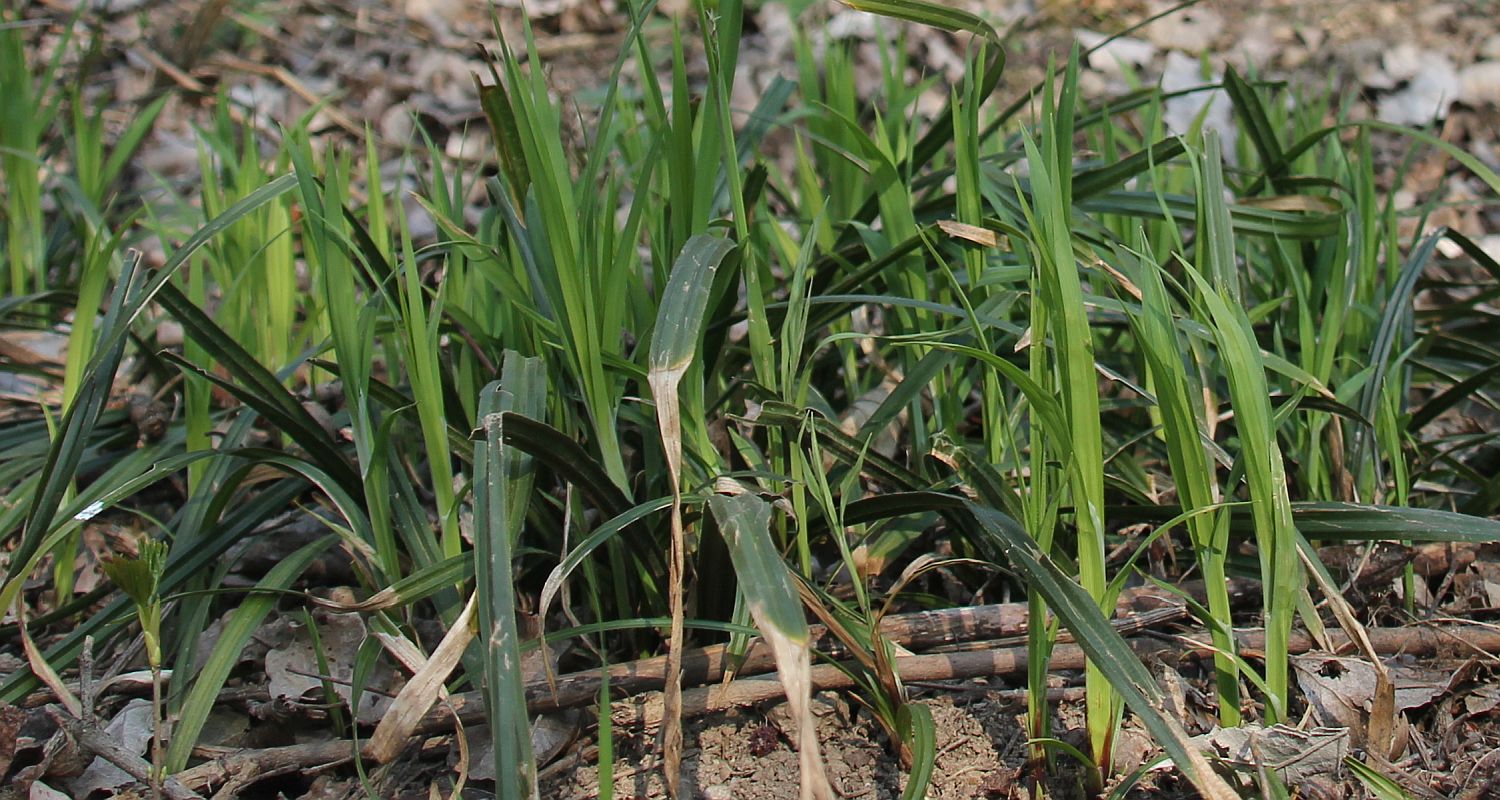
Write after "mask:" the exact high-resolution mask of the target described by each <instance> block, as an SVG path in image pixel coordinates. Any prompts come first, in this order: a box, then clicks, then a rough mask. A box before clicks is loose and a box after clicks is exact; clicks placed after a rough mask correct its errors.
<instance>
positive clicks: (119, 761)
mask: <svg viewBox="0 0 1500 800" xmlns="http://www.w3.org/2000/svg"><path fill="white" fill-rule="evenodd" d="M47 716H49V717H51V718H52V721H53V722H56V723H57V726H58V727H59V728H62V729H63V730H64V731H67V733H68V736H69V737H71V738H72V739H73V741H74V742H76V743H77V744H78V746H79V747H80V748H82V749H84V750H87V751H88V752H90V753H93V754H94V755H96V756H99V757H100V758H102V759H104V760H105V761H108V762H109V763H111V764H114V765H115V766H117V767H119V768H120V769H122V770H124V771H125V774H127V775H129V776H130V777H132V778H135V779H136V780H138V781H140V782H141V783H146V784H149V783H151V782H152V781H151V764H149V763H148V762H147V761H146V759H144V758H141V757H140V756H138V755H136V754H135V753H132V752H130V751H129V750H126V749H125V748H123V747H121V746H120V745H118V744H116V743H115V741H114V740H113V739H111V738H109V736H108V735H107V734H105V733H104V732H103V731H101V730H99V729H98V727H96V726H95V725H93V724H92V723H88V722H84V721H83V720H81V719H78V718H77V717H74V716H71V715H70V714H68V713H66V712H64V711H63V710H62V709H60V708H58V707H56V706H48V707H47ZM161 788H162V791H163V792H164V793H165V794H166V796H167V797H168V798H170V800H193V799H194V798H197V800H203V798H202V797H201V796H200V795H198V794H197V793H196V792H194V791H193V790H191V789H189V788H187V787H186V786H184V785H182V783H181V782H180V781H178V780H177V779H176V778H175V777H168V778H166V779H165V780H163V781H162V784H161Z"/></svg>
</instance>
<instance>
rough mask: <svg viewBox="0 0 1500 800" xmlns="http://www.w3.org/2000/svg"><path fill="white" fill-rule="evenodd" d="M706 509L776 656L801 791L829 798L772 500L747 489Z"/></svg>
mask: <svg viewBox="0 0 1500 800" xmlns="http://www.w3.org/2000/svg"><path fill="white" fill-rule="evenodd" d="M708 509H709V511H710V512H711V513H712V514H713V517H714V521H715V522H716V523H718V526H719V531H720V533H722V534H723V536H724V543H725V544H726V545H728V546H729V558H730V560H731V561H732V562H733V563H734V575H735V579H736V580H737V581H738V583H739V588H740V593H741V594H742V595H743V596H744V598H745V605H746V606H747V607H748V608H749V609H750V615H751V616H752V617H754V619H755V624H756V627H758V628H759V629H760V633H761V635H762V636H764V637H765V639H766V642H767V643H768V644H770V645H771V652H772V653H774V654H775V656H776V672H777V674H778V675H779V676H780V678H781V685H782V686H783V687H784V688H785V689H786V698H787V703H788V705H790V706H791V708H792V715H793V716H794V717H796V719H797V754H798V762H799V764H800V766H801V769H802V791H801V796H802V798H803V800H814V799H816V800H833V797H834V794H833V787H832V786H831V785H829V783H828V776H827V775H826V774H825V773H824V771H823V757H822V755H821V754H820V752H819V746H818V731H817V724H816V722H815V721H814V720H813V715H812V708H811V705H810V703H811V698H812V655H811V646H812V637H811V634H809V632H808V629H807V620H806V619H805V618H803V616H802V604H801V602H799V600H798V597H799V595H798V593H797V587H796V585H795V584H794V583H793V580H792V575H791V573H790V572H789V571H788V570H787V566H786V562H785V561H783V560H782V558H781V553H779V552H778V551H777V550H776V545H774V544H773V543H772V542H771V505H770V504H769V503H767V502H766V501H764V500H762V499H760V498H759V497H756V496H755V495H753V494H748V493H747V494H734V495H724V494H715V495H713V496H711V497H709V498H708ZM679 668H680V667H679Z"/></svg>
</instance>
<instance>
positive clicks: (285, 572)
mask: <svg viewBox="0 0 1500 800" xmlns="http://www.w3.org/2000/svg"><path fill="white" fill-rule="evenodd" d="M335 538H336V537H333V536H325V537H323V538H322V539H319V540H318V541H315V542H312V543H310V544H307V545H304V546H303V547H301V548H299V549H298V550H297V551H296V552H294V553H292V554H291V555H290V556H287V557H286V558H285V559H284V560H282V561H281V562H280V563H278V564H277V565H276V566H274V567H272V568H271V571H270V572H268V573H266V576H265V577H264V578H262V579H261V580H260V582H259V583H257V584H256V588H257V589H285V588H287V587H289V586H291V585H292V583H293V582H295V581H296V580H297V578H298V577H299V576H301V575H302V571H303V570H305V569H307V567H308V565H309V564H311V563H312V561H313V559H314V558H316V557H317V556H318V554H319V553H321V552H323V551H324V550H326V549H327V548H328V546H329V545H331V544H333V542H334V541H335ZM278 597H279V595H278V594H274V593H271V592H266V593H259V594H258V593H255V592H254V590H252V591H251V593H250V594H249V595H248V596H247V597H246V598H245V601H244V602H243V603H241V604H240V607H239V608H237V609H235V612H234V615H233V616H232V617H230V619H229V622H228V624H226V625H225V626H224V630H223V631H222V632H221V633H220V634H219V640H218V643H217V644H216V645H215V646H214V651H213V654H212V655H210V656H209V657H208V660H207V661H205V662H204V664H203V669H202V671H200V672H199V673H198V676H197V678H196V680H195V681H194V683H193V688H192V689H190V690H189V691H188V696H187V700H186V701H185V702H184V703H183V705H182V715H181V717H180V718H179V719H178V721H177V724H176V725H175V726H173V728H172V742H171V745H170V746H169V747H168V748H167V758H166V762H165V768H166V772H167V774H169V775H170V774H172V773H176V772H180V771H182V769H183V768H184V767H186V766H187V761H188V756H189V754H191V753H192V750H193V746H194V745H196V744H197V743H198V735H199V734H200V733H202V731H203V725H204V723H206V722H207V721H208V715H209V712H211V711H212V710H213V707H214V702H215V700H217V699H218V696H219V690H220V689H222V688H223V687H224V681H225V680H226V679H228V677H229V672H230V670H232V669H234V665H235V664H237V663H239V660H240V651H242V650H243V649H244V647H245V644H246V642H248V641H249V640H250V636H251V635H252V634H254V633H255V629H256V628H257V627H259V625H260V623H261V620H263V619H265V616H266V614H268V613H270V611H271V609H272V608H274V607H275V606H276V600H277V598H278Z"/></svg>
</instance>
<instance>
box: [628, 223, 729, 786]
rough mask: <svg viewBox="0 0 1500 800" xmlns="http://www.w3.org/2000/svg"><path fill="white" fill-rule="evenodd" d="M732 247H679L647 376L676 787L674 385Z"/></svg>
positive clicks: (678, 679) (671, 776)
mask: <svg viewBox="0 0 1500 800" xmlns="http://www.w3.org/2000/svg"><path fill="white" fill-rule="evenodd" d="M733 249H734V244H733V243H732V242H730V241H729V240H728V239H724V238H721V237H718V236H709V235H707V234H698V235H696V236H694V237H692V238H691V239H688V240H687V243H686V244H684V245H683V246H682V253H681V254H679V255H678V256H677V261H676V263H674V264H673V265H672V273H671V275H670V276H669V277H668V278H667V285H666V288H664V289H663V290H662V293H661V294H662V296H661V305H660V306H658V307H657V316H656V332H655V333H654V334H653V335H652V337H651V370H650V372H649V373H647V376H646V379H647V381H648V382H649V383H650V385H651V396H652V398H653V399H654V400H655V401H656V426H657V430H658V432H659V433H660V434H661V441H662V447H663V449H664V450H665V453H666V460H667V477H668V479H669V480H670V481H671V485H672V541H671V552H670V554H669V556H668V559H667V576H668V577H667V581H668V592H669V597H670V603H671V609H672V629H671V633H670V635H669V638H668V644H667V685H666V689H665V693H664V700H665V702H664V706H665V710H664V714H665V720H664V722H663V726H662V737H663V742H664V745H663V749H664V750H665V753H664V755H665V758H664V761H665V768H666V771H667V784H668V785H669V786H672V787H674V790H673V792H672V794H673V795H676V791H675V787H676V785H677V782H678V781H679V780H680V777H679V776H680V774H681V770H682V763H681V762H682V644H683V629H682V621H683V616H684V613H683V588H684V587H683V581H684V573H685V572H686V569H687V543H686V541H685V539H686V534H685V533H684V532H683V529H682V418H681V415H680V411H679V398H678V396H677V387H678V384H679V383H681V381H682V376H683V375H685V374H687V371H688V368H689V367H691V366H692V364H693V356H694V354H696V353H697V352H698V341H699V339H700V338H702V333H703V314H704V312H705V311H707V310H708V296H709V293H710V291H711V290H712V289H713V284H714V273H715V272H717V271H718V269H719V265H720V264H721V263H723V261H724V257H725V256H727V255H729V253H730V251H732V250H733Z"/></svg>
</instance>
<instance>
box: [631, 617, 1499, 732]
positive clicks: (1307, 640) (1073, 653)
mask: <svg viewBox="0 0 1500 800" xmlns="http://www.w3.org/2000/svg"><path fill="white" fill-rule="evenodd" d="M1368 634H1369V638H1370V644H1371V646H1372V647H1373V649H1374V650H1375V652H1377V653H1380V654H1384V655H1389V654H1393V653H1409V654H1424V653H1426V654H1430V653H1435V652H1439V651H1441V650H1443V649H1445V648H1446V649H1453V643H1452V641H1450V640H1449V639H1448V638H1447V636H1448V635H1450V634H1451V635H1456V636H1458V637H1460V638H1462V639H1464V640H1465V641H1466V642H1467V643H1468V644H1470V645H1472V646H1473V647H1476V648H1479V649H1481V650H1485V651H1487V652H1491V653H1495V652H1500V631H1494V630H1489V629H1486V628H1482V627H1479V626H1462V628H1461V629H1452V630H1449V631H1439V630H1434V629H1430V628H1384V629H1372V630H1369V631H1368ZM1329 638H1331V639H1332V640H1333V643H1334V646H1335V647H1336V648H1337V649H1339V650H1346V649H1349V647H1350V640H1349V637H1348V635H1347V634H1344V633H1342V632H1330V634H1329ZM1193 639H1197V640H1201V641H1202V642H1207V641H1208V633H1207V632H1206V631H1199V632H1197V633H1196V634H1195V635H1194V636H1193V638H1192V639H1188V638H1187V637H1182V638H1181V639H1180V640H1178V641H1161V640H1157V639H1136V640H1133V641H1131V643H1130V645H1131V647H1132V649H1134V650H1135V652H1136V655H1137V656H1139V657H1140V658H1141V659H1142V660H1143V661H1149V660H1178V659H1188V658H1210V657H1212V649H1211V648H1210V647H1209V646H1208V645H1207V644H1203V643H1200V642H1199V641H1194V640H1193ZM1236 639H1238V642H1239V648H1238V649H1239V651H1240V652H1241V653H1244V654H1247V655H1250V654H1253V653H1255V652H1256V651H1260V650H1264V649H1265V642H1266V637H1265V632H1264V631H1248V632H1243V633H1239V634H1237V635H1236ZM1314 644H1315V643H1314V642H1313V639H1312V637H1310V636H1308V635H1307V634H1305V633H1300V634H1294V635H1293V636H1292V638H1291V641H1290V642H1289V643H1288V650H1289V652H1292V653H1306V652H1309V651H1311V650H1312V649H1313V648H1314ZM1085 662H1086V657H1085V655H1084V652H1083V648H1081V647H1079V646H1077V645H1072V644H1063V645H1058V646H1057V647H1056V648H1055V649H1054V650H1053V651H1052V659H1051V662H1050V663H1051V668H1052V669H1053V670H1077V669H1083V667H1084V664H1085ZM1027 667H1028V660H1027V655H1026V648H1024V647H1007V648H999V649H994V650H986V651H979V652H971V653H945V654H940V655H922V656H905V657H901V658H897V659H896V671H897V672H898V673H899V674H900V675H901V678H902V680H904V681H939V680H959V679H965V678H977V677H982V676H991V675H1018V674H1023V673H1025V672H1026V670H1027ZM853 685H854V684H853V680H852V679H851V678H850V677H849V675H848V674H847V673H845V672H844V671H842V670H841V669H839V667H838V666H836V665H833V664H824V665H821V666H818V667H814V668H813V687H814V690H815V691H821V690H825V689H846V688H849V687H850V686H853ZM780 696H781V684H780V683H779V682H777V681H776V680H774V679H770V678H767V677H760V678H741V679H738V680H735V681H731V682H730V683H728V684H725V685H723V686H708V687H700V688H696V689H691V690H688V691H685V692H683V693H682V716H683V718H691V717H695V716H703V715H705V714H710V713H713V712H715V711H724V710H728V709H730V708H734V707H744V706H751V705H756V704H758V703H763V702H766V701H769V700H774V699H776V698H778V697H780ZM661 713H662V712H661V698H660V696H659V695H655V694H653V695H647V696H644V697H641V698H634V699H631V700H624V701H620V702H618V703H615V704H614V708H613V710H612V712H611V717H612V718H613V720H614V721H615V723H616V724H618V725H643V726H645V728H647V729H648V730H649V729H651V728H654V727H655V726H656V725H658V724H660V720H661Z"/></svg>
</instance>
